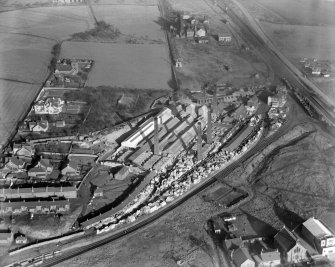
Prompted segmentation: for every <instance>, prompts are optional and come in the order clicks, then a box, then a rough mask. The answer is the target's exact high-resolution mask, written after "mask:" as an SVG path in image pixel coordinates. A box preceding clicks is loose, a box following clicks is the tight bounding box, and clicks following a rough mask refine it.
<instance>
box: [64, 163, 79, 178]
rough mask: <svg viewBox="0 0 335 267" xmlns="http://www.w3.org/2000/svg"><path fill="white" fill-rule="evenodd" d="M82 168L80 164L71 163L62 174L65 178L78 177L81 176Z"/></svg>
mask: <svg viewBox="0 0 335 267" xmlns="http://www.w3.org/2000/svg"><path fill="white" fill-rule="evenodd" d="M80 170H81V167H80V165H79V163H78V162H75V161H70V162H69V163H68V164H67V165H66V167H65V168H64V169H62V171H61V173H62V175H65V176H77V175H80Z"/></svg>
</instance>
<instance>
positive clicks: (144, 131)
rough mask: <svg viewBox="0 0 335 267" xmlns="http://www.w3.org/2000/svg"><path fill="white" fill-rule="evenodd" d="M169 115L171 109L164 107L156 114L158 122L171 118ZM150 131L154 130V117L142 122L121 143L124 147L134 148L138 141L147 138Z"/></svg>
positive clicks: (170, 114)
mask: <svg viewBox="0 0 335 267" xmlns="http://www.w3.org/2000/svg"><path fill="white" fill-rule="evenodd" d="M171 116H172V112H171V109H169V108H164V109H163V111H162V112H160V113H159V114H158V115H157V121H158V124H164V123H165V122H166V121H167V120H169V119H170V118H171ZM152 132H154V118H150V119H148V120H147V121H146V122H144V123H143V124H142V125H141V126H140V127H139V129H138V130H137V131H136V132H135V133H134V134H132V135H131V136H130V137H128V138H127V139H126V140H124V141H123V142H122V143H121V145H122V146H125V147H130V148H136V147H138V145H139V143H140V142H141V141H143V140H144V139H145V138H147V136H149V135H150V134H151V133H152Z"/></svg>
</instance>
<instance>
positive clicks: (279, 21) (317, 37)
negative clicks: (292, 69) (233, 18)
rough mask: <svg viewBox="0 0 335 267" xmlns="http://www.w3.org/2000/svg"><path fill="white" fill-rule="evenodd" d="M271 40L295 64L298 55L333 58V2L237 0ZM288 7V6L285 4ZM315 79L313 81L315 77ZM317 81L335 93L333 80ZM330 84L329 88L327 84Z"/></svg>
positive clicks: (334, 18)
mask: <svg viewBox="0 0 335 267" xmlns="http://www.w3.org/2000/svg"><path fill="white" fill-rule="evenodd" d="M239 2H240V3H241V4H243V6H244V7H245V8H247V9H248V10H249V12H250V13H251V14H252V15H253V16H254V18H256V19H257V20H258V22H259V24H260V26H261V27H262V29H263V30H264V32H265V33H266V35H267V36H268V37H269V38H270V39H271V40H272V42H273V43H274V44H275V45H276V46H277V47H278V48H279V50H281V52H282V53H283V54H284V55H285V56H287V57H288V58H289V59H290V60H291V61H292V62H293V63H294V64H296V66H297V67H300V68H301V64H299V59H301V58H305V57H306V58H316V59H319V60H334V59H335V52H334V51H335V35H334V30H335V17H334V14H335V2H334V1H313V0H307V1H302V0H294V1H288V0H280V1H278V0H277V1H275V0H271V1H265V0H252V1H249V0H248V1H247V0H239ZM288 6H289V7H290V8H287V7H288ZM314 82H315V81H314ZM316 84H317V85H318V86H320V88H321V89H323V90H324V91H325V93H327V94H328V95H329V96H330V97H334V93H333V90H334V86H335V83H334V81H330V82H327V83H324V82H318V81H316ZM329 87H330V88H329Z"/></svg>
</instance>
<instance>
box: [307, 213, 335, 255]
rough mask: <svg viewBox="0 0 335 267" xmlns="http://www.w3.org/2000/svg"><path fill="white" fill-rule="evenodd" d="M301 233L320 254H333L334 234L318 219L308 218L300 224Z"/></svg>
mask: <svg viewBox="0 0 335 267" xmlns="http://www.w3.org/2000/svg"><path fill="white" fill-rule="evenodd" d="M302 233H303V235H304V237H305V238H306V240H307V241H308V242H309V243H310V244H311V245H312V246H313V247H315V248H316V249H317V251H318V252H319V253H320V254H321V255H322V256H327V255H329V254H335V234H334V233H333V232H332V231H331V230H330V229H329V228H328V227H327V226H326V225H324V224H323V223H322V222H321V221H320V220H317V219H315V218H309V219H308V220H307V221H305V222H304V223H303V224H302Z"/></svg>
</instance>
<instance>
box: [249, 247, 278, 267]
mask: <svg viewBox="0 0 335 267" xmlns="http://www.w3.org/2000/svg"><path fill="white" fill-rule="evenodd" d="M254 259H255V261H256V262H257V266H258V267H273V266H278V265H280V253H279V251H277V250H275V251H262V252H261V253H260V255H255V256H254Z"/></svg>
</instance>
